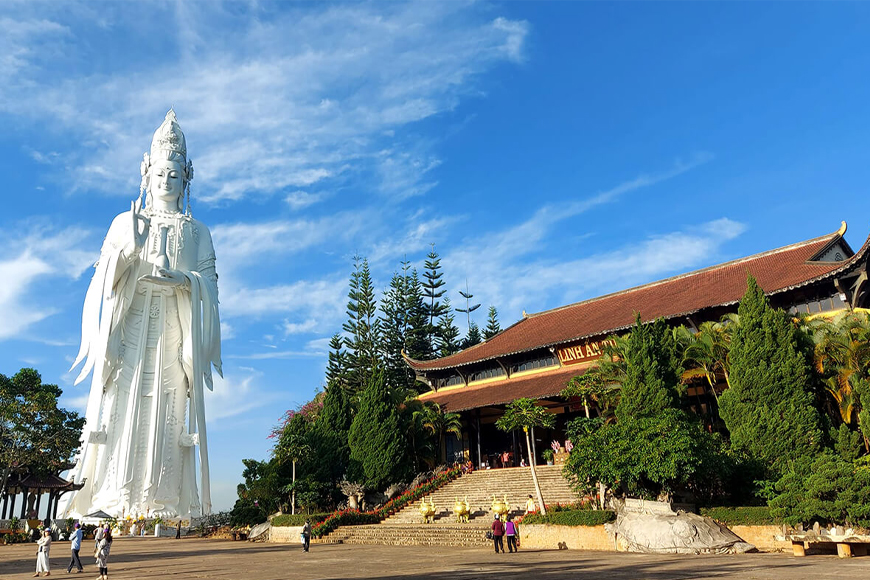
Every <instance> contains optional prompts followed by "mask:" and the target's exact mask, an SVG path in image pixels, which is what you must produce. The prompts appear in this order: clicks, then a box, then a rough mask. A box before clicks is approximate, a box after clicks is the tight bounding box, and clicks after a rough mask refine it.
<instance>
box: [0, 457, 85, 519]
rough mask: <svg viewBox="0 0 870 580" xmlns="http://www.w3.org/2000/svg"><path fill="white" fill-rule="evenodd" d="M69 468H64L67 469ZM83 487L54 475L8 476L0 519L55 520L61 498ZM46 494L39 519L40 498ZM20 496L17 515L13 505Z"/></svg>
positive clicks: (17, 474)
mask: <svg viewBox="0 0 870 580" xmlns="http://www.w3.org/2000/svg"><path fill="white" fill-rule="evenodd" d="M70 467H71V466H66V467H65V469H69V468H70ZM82 487H84V483H79V484H75V483H73V482H71V481H67V480H65V479H63V478H62V477H60V476H59V475H55V474H51V473H50V474H47V475H38V474H33V473H28V472H16V473H12V474H11V475H10V476H9V481H8V482H7V484H6V493H5V494H4V496H3V507H2V513H0V516H2V517H0V519H4V520H5V519H7V518H13V517H16V515H17V517H19V518H20V519H22V520H23V519H25V518H26V517H27V516H30V515H34V514H35V516H36V517H35V518H31V519H52V520H53V519H55V518H56V517H57V508H58V503H59V501H60V498H61V496H63V495H64V494H65V493H67V492H70V491H76V490H79V489H81V488H82ZM45 494H48V501H47V502H46V505H45V514H44V517H40V508H41V507H42V506H41V504H42V496H44V495H45ZM19 495H21V497H22V500H21V507H20V509H19V513H18V514H16V513H15V507H16V506H15V504H16V500H17V499H18V496H19Z"/></svg>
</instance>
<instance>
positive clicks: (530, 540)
mask: <svg viewBox="0 0 870 580" xmlns="http://www.w3.org/2000/svg"><path fill="white" fill-rule="evenodd" d="M520 547H521V548H535V549H545V550H557V549H566V548H567V549H569V550H605V551H613V550H616V546H614V544H613V540H611V539H610V537H609V536H608V535H607V532H605V531H604V526H554V525H551V524H527V525H525V524H521V525H520Z"/></svg>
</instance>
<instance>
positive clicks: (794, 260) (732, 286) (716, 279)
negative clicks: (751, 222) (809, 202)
mask: <svg viewBox="0 0 870 580" xmlns="http://www.w3.org/2000/svg"><path fill="white" fill-rule="evenodd" d="M843 233H845V222H844V227H842V228H841V229H840V230H839V231H837V232H834V233H832V234H828V235H827V236H822V237H819V238H815V239H812V240H807V241H805V242H800V243H797V244H793V245H791V246H786V247H783V248H779V249H776V250H771V251H768V252H764V253H761V254H755V255H754V256H749V257H747V258H742V259H739V260H734V261H732V262H726V263H725V264H719V265H718V266H712V267H709V268H705V269H703V270H696V271H694V272H689V273H687V274H682V275H679V276H675V277H673V278H668V279H665V280H661V281H659V282H653V283H651V284H646V285H644V286H638V287H636V288H631V289H629V290H623V291H621V292H616V293H614V294H608V295H606V296H601V297H599V298H593V299H591V300H585V301H583V302H577V303H576V304H571V305H568V306H563V307H561V308H556V309H553V310H547V311H545V312H540V313H538V314H532V315H529V316H527V317H525V318H523V319H522V320H520V321H519V322H517V323H516V324H514V325H512V326H510V327H508V328H506V329H505V330H503V331H502V332H500V333H499V334H497V335H495V336H494V337H492V338H491V339H489V340H488V341H486V342H483V343H480V344H478V345H475V346H473V347H471V348H468V349H465V350H463V351H460V352H458V353H456V354H453V355H451V356H448V357H444V358H439V359H434V360H429V361H417V360H413V359H406V360H407V361H408V364H409V365H410V366H411V367H412V368H414V369H415V370H419V371H425V370H439V369H448V368H452V367H458V366H463V365H468V364H472V363H475V362H480V361H486V360H491V359H494V358H497V357H500V356H506V355H511V354H517V353H521V352H527V351H530V350H534V349H537V348H541V347H547V346H555V345H559V344H564V343H569V342H573V341H577V340H580V339H582V338H586V337H592V336H600V335H605V334H610V333H612V332H616V331H618V330H622V329H625V328H628V327H629V326H631V325H632V324H633V323H634V318H635V313H637V312H639V313H640V314H641V315H642V316H643V319H644V320H652V319H655V318H659V317H664V318H676V317H682V316H687V315H690V314H693V313H695V312H698V311H699V310H701V309H704V308H709V307H715V306H726V305H730V304H735V303H736V302H738V301H739V300H740V298H741V296H743V294H744V292H745V291H746V276H747V274H752V275H753V276H754V277H755V278H756V280H758V284H759V285H760V286H761V288H763V289H764V291H765V292H767V294H775V293H777V292H781V291H784V290H788V289H791V288H795V287H799V286H804V285H806V284H809V283H811V282H814V281H817V280H819V279H823V278H826V277H828V276H830V275H833V274H836V273H838V272H839V271H842V270H846V269H848V268H849V267H850V266H851V265H852V264H854V263H855V261H857V260H859V259H860V258H861V257H862V256H863V254H864V253H865V252H866V251H867V248H868V243H867V242H865V244H864V246H863V247H862V248H861V250H859V251H858V253H857V254H855V255H853V256H852V257H850V258H848V259H847V260H845V261H841V262H809V261H808V260H810V259H811V258H814V257H815V256H817V255H819V254H821V253H822V252H824V251H825V250H826V249H827V248H829V247H831V246H832V245H833V244H834V243H836V242H837V241H839V240H841V239H842V234H843ZM868 242H870V239H868ZM843 243H844V244H845V243H846V242H845V241H843ZM847 247H848V245H847Z"/></svg>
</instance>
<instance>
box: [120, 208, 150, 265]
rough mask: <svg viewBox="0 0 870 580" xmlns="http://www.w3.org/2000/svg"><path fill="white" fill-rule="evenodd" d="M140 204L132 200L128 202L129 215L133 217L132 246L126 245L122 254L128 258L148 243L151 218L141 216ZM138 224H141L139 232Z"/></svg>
mask: <svg viewBox="0 0 870 580" xmlns="http://www.w3.org/2000/svg"><path fill="white" fill-rule="evenodd" d="M141 211H142V202H141V201H140V200H134V201H131V202H130V215H132V216H133V240H132V245H131V244H128V245H127V248H126V249H125V250H129V251H125V252H124V253H125V254H127V255H128V256H131V257H132V256H135V255H137V254H138V253H139V251H140V250H141V249H142V247H143V246H144V245H145V243H146V242H147V241H148V230H149V228H150V227H151V218H149V217H147V216H144V215H142V213H141ZM139 224H142V227H141V230H142V231H139V230H140V227H139Z"/></svg>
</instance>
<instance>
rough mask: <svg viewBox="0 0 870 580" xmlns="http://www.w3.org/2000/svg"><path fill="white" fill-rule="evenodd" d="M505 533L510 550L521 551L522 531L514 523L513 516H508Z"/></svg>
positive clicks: (511, 551)
mask: <svg viewBox="0 0 870 580" xmlns="http://www.w3.org/2000/svg"><path fill="white" fill-rule="evenodd" d="M504 535H505V536H506V537H507V545H508V552H510V553H512V554H513V553H514V552H519V548H520V542H519V539H520V531H519V529H518V528H517V525H516V524H515V523H514V518H513V516H507V521H506V522H505V523H504Z"/></svg>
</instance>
